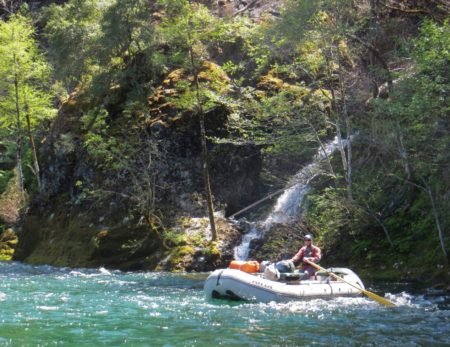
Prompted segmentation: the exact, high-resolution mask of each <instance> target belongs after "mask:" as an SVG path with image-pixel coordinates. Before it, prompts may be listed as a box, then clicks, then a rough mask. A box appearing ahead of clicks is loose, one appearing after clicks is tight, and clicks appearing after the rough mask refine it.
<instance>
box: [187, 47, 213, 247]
mask: <svg viewBox="0 0 450 347" xmlns="http://www.w3.org/2000/svg"><path fill="white" fill-rule="evenodd" d="M189 54H190V58H191V65H192V68H193V70H194V81H195V90H196V99H197V112H198V115H199V119H200V139H201V144H202V162H203V178H204V181H205V190H206V200H207V204H208V214H209V224H210V227H211V236H212V240H213V241H216V240H217V231H216V223H215V220H214V206H213V200H212V192H211V181H210V176H209V165H208V148H207V147H206V130H205V113H204V112H203V108H202V103H201V100H200V84H199V82H198V70H197V68H196V67H195V62H194V52H193V50H192V47H190V49H189Z"/></svg>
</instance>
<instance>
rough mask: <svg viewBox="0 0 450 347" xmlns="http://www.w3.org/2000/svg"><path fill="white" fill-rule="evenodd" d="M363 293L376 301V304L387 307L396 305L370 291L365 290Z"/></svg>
mask: <svg viewBox="0 0 450 347" xmlns="http://www.w3.org/2000/svg"><path fill="white" fill-rule="evenodd" d="M363 293H364V294H365V295H367V296H368V297H369V298H371V299H373V300H375V301H376V302H378V303H380V304H382V305H385V306H389V307H395V304H394V303H393V302H391V301H389V300H387V299H385V298H383V297H381V296H379V295H377V294H375V293H372V292H369V291H368V290H364V291H363Z"/></svg>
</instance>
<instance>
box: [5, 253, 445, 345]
mask: <svg viewBox="0 0 450 347" xmlns="http://www.w3.org/2000/svg"><path fill="white" fill-rule="evenodd" d="M206 275H207V274H174V273H151V272H130V273H126V272H120V271H111V270H106V269H102V268H100V269H70V268H55V267H50V266H30V265H25V264H21V263H16V262H12V263H2V262H0V308H1V309H0V346H450V299H449V296H448V295H449V294H448V293H447V294H445V293H437V292H430V291H424V292H419V293H412V292H410V291H408V289H407V288H408V286H402V284H397V285H395V289H393V288H392V287H393V285H391V286H386V287H383V291H380V288H381V287H375V288H374V287H370V286H369V287H368V289H369V290H372V291H376V292H377V293H378V294H381V295H386V297H388V298H389V299H390V300H391V301H393V302H395V303H396V304H397V305H398V306H397V307H396V308H386V307H383V306H380V305H379V304H378V303H376V302H373V301H371V300H370V299H367V298H354V299H348V298H346V299H345V298H340V299H333V300H328V301H325V300H314V301H309V302H290V303H264V304H262V303H243V302H229V301H221V300H212V301H208V300H206V299H205V297H204V294H203V282H204V280H205V277H206ZM389 289H391V290H389ZM385 293H386V294H385Z"/></svg>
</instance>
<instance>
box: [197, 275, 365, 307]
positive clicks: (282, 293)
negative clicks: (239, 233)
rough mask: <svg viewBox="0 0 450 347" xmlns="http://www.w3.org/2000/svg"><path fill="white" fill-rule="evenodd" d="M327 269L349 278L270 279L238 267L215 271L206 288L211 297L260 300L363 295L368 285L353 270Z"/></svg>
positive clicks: (293, 276)
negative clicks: (365, 285)
mask: <svg viewBox="0 0 450 347" xmlns="http://www.w3.org/2000/svg"><path fill="white" fill-rule="evenodd" d="M327 271H329V272H330V273H331V272H332V273H334V274H336V275H338V276H339V277H341V279H343V280H345V281H342V280H339V279H336V278H335V277H333V276H331V275H329V272H325V271H319V272H317V273H316V275H315V276H313V277H311V278H309V279H307V280H301V279H300V278H301V277H300V276H299V274H296V273H286V274H281V276H280V279H278V280H273V279H268V278H266V277H265V275H264V274H263V273H256V272H252V273H249V272H245V271H242V270H238V269H236V268H228V269H220V270H216V271H214V272H213V273H211V274H210V275H209V276H208V278H207V279H206V282H205V285H204V291H205V295H206V297H207V298H209V299H210V298H217V299H219V298H223V299H231V300H247V301H258V302H269V301H279V302H280V301H291V300H311V299H318V298H323V299H326V298H334V297H356V296H361V295H362V291H364V285H363V283H362V281H361V279H360V278H359V277H358V276H357V275H356V274H355V273H354V272H353V271H352V270H350V269H347V268H330V269H327ZM355 286H356V288H355ZM358 288H361V290H359V289H358Z"/></svg>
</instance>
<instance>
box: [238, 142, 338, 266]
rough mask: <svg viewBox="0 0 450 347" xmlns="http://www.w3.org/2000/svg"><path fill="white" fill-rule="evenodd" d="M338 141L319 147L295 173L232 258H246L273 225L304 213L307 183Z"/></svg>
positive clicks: (251, 228)
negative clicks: (252, 246) (255, 243)
mask: <svg viewBox="0 0 450 347" xmlns="http://www.w3.org/2000/svg"><path fill="white" fill-rule="evenodd" d="M338 146H339V144H338V139H337V137H335V138H334V139H333V140H332V141H330V142H328V143H326V144H325V145H324V146H320V147H319V149H318V150H317V153H316V154H315V156H314V158H313V160H312V162H311V163H309V164H308V165H306V166H305V167H303V168H302V169H301V170H300V171H299V172H297V173H296V174H295V175H294V176H293V177H292V179H291V180H290V181H289V182H288V184H287V185H286V187H287V188H286V190H285V191H284V192H283V194H281V195H280V197H279V198H278V199H277V201H276V203H275V205H274V207H273V208H272V211H271V212H270V214H269V215H268V216H267V218H266V219H264V220H262V221H258V222H253V223H251V226H250V228H249V231H248V232H247V233H246V234H245V235H244V237H243V238H242V242H241V244H240V245H239V246H237V247H236V248H235V249H234V257H235V259H237V260H246V259H247V258H248V254H249V250H250V243H251V242H252V241H253V240H256V239H261V238H262V237H263V236H264V235H265V234H266V233H267V232H269V231H270V228H271V226H272V225H273V224H276V223H292V222H295V221H296V220H298V218H299V217H300V216H301V214H302V212H303V211H304V198H305V196H306V194H307V193H308V192H309V190H310V185H309V183H310V182H311V180H313V179H314V178H315V177H317V176H318V175H320V174H321V173H322V172H323V170H322V169H321V164H322V162H323V161H324V160H325V159H326V158H327V156H329V155H331V154H332V153H333V152H334V151H336V150H337V149H338Z"/></svg>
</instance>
